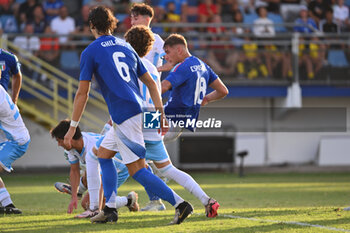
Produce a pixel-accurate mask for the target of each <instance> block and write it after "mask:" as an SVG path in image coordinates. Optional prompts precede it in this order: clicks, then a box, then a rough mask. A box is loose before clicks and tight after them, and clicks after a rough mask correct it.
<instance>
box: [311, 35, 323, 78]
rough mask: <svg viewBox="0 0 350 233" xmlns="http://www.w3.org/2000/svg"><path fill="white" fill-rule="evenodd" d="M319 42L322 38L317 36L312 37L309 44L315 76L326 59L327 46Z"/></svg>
mask: <svg viewBox="0 0 350 233" xmlns="http://www.w3.org/2000/svg"><path fill="white" fill-rule="evenodd" d="M319 42H320V39H319V38H318V37H316V36H315V37H313V38H311V41H310V44H309V56H310V60H311V64H312V69H313V72H314V74H315V76H316V75H317V74H318V72H319V71H320V70H321V68H322V66H323V62H324V60H325V46H324V45H323V44H320V43H319ZM309 78H310V77H309Z"/></svg>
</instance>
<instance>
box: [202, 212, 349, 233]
mask: <svg viewBox="0 0 350 233" xmlns="http://www.w3.org/2000/svg"><path fill="white" fill-rule="evenodd" d="M198 215H203V214H198ZM219 216H221V217H225V218H235V219H245V220H250V221H256V222H267V223H283V224H289V225H298V226H304V227H316V228H322V229H326V230H332V231H342V232H350V230H346V229H342V228H336V227H327V226H323V225H318V224H310V223H304V222H294V221H278V220H271V219H258V218H249V217H242V216H235V215H228V214H220V215H219Z"/></svg>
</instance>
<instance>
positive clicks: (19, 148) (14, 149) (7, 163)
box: [0, 140, 30, 172]
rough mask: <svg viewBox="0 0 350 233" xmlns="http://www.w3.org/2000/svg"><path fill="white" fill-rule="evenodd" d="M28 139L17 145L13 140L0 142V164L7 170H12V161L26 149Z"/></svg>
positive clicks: (19, 156)
mask: <svg viewBox="0 0 350 233" xmlns="http://www.w3.org/2000/svg"><path fill="white" fill-rule="evenodd" d="M29 142H30V140H29V141H28V142H27V143H26V144H24V145H18V143H17V142H14V141H6V142H2V143H0V166H1V167H2V168H4V169H5V170H6V171H7V172H11V171H12V170H13V168H12V166H11V165H12V163H13V162H14V161H16V160H17V159H19V158H21V157H22V156H23V155H24V153H25V152H26V151H27V149H28V145H29Z"/></svg>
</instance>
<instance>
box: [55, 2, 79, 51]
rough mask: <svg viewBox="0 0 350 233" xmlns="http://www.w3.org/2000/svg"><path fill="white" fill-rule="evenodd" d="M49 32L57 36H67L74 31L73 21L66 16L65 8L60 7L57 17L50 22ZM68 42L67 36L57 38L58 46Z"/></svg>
mask: <svg viewBox="0 0 350 233" xmlns="http://www.w3.org/2000/svg"><path fill="white" fill-rule="evenodd" d="M50 26H51V30H52V31H53V32H54V33H56V34H58V35H69V34H70V33H72V32H74V30H75V21H74V19H73V18H72V17H70V16H69V15H68V9H67V7H66V6H62V7H61V8H60V11H59V16H57V17H56V18H54V19H53V20H52V21H51V24H50ZM67 41H68V37H67V36H61V37H59V42H60V44H61V45H62V44H65V43H67Z"/></svg>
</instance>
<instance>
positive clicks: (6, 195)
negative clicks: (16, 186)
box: [0, 188, 12, 206]
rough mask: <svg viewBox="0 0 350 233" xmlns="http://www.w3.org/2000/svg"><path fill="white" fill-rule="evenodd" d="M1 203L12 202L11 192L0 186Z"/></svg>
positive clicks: (5, 204)
mask: <svg viewBox="0 0 350 233" xmlns="http://www.w3.org/2000/svg"><path fill="white" fill-rule="evenodd" d="M0 203H1V205H2V206H7V205H9V204H12V200H11V197H10V194H9V192H8V191H7V189H6V188H0Z"/></svg>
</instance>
